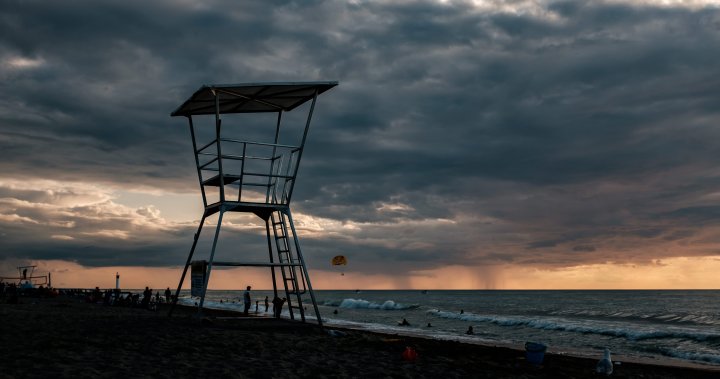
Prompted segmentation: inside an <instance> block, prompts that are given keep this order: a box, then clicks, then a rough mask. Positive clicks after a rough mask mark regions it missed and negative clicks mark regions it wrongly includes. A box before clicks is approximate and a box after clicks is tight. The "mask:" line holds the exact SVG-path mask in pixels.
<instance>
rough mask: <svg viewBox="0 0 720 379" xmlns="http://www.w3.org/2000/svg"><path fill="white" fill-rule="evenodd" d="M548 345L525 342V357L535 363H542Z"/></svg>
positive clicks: (529, 361)
mask: <svg viewBox="0 0 720 379" xmlns="http://www.w3.org/2000/svg"><path fill="white" fill-rule="evenodd" d="M546 350H547V346H545V345H543V344H541V343H537V342H525V359H526V360H527V361H528V363H530V364H533V365H541V364H542V363H543V359H545V351H546Z"/></svg>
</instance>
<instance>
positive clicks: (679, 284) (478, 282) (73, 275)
mask: <svg viewBox="0 0 720 379" xmlns="http://www.w3.org/2000/svg"><path fill="white" fill-rule="evenodd" d="M33 264H36V265H38V268H37V270H36V274H45V273H47V272H51V273H52V281H53V286H54V287H59V288H92V287H95V286H98V287H101V288H114V287H115V273H116V272H119V273H120V286H121V287H122V288H126V289H138V288H144V287H145V286H149V287H150V288H153V289H162V288H166V287H170V288H176V287H177V283H178V281H179V279H180V275H181V274H182V267H85V266H81V265H79V264H77V263H74V262H67V261H35V262H33ZM6 268H7V265H6ZM6 271H7V269H6ZM718 271H720V258H717V257H682V258H670V259H666V260H662V261H657V262H654V263H653V264H651V265H631V264H610V263H608V264H597V265H587V266H577V267H570V268H558V269H541V268H534V267H521V266H510V265H507V266H481V267H470V266H447V267H442V268H438V269H434V270H427V271H418V272H408V273H406V274H405V275H404V276H391V275H384V274H376V275H367V274H361V273H355V272H352V267H348V269H347V270H345V273H344V275H341V274H340V273H339V272H337V271H319V270H313V271H311V272H310V278H311V280H312V284H313V288H314V289H318V290H323V289H327V290H329V289H346V290H355V289H377V290H382V289H390V290H391V289H448V290H453V289H498V290H502V289H508V290H509V289H521V290H522V289H526V290H534V289H558V290H562V289H718V288H720V282H719V281H718V280H717V274H716V273H717V272H718ZM8 273H9V272H8ZM277 275H279V273H278V274H277ZM247 285H252V286H253V288H255V289H269V288H272V282H271V276H270V269H260V268H232V269H218V268H216V269H214V270H213V271H212V276H211V280H210V286H209V287H210V289H242V288H244V287H245V286H247ZM183 288H189V273H188V276H187V277H186V280H185V285H184V286H183Z"/></svg>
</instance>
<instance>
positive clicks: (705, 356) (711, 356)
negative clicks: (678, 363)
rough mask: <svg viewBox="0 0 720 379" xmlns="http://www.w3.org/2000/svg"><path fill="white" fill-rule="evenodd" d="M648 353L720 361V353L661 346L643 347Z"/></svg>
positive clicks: (702, 360)
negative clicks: (695, 351) (696, 351)
mask: <svg viewBox="0 0 720 379" xmlns="http://www.w3.org/2000/svg"><path fill="white" fill-rule="evenodd" d="M644 350H645V351H648V352H650V353H660V354H662V355H664V356H666V357H671V358H680V359H684V360H688V361H699V362H706V363H714V364H718V363H720V355H716V354H708V353H693V352H689V351H680V350H676V349H669V348H663V347H657V348H652V349H644Z"/></svg>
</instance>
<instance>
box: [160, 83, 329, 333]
mask: <svg viewBox="0 0 720 379" xmlns="http://www.w3.org/2000/svg"><path fill="white" fill-rule="evenodd" d="M337 84H338V83H337V82H291V83H247V84H229V85H204V86H202V87H200V89H199V90H197V91H196V92H195V93H194V94H193V95H192V96H191V97H190V98H189V99H188V100H186V101H185V102H184V103H183V104H182V105H181V106H180V107H179V108H177V109H176V110H175V111H174V112H173V113H172V114H171V116H185V117H186V118H187V120H188V123H189V125H190V135H191V136H192V145H193V152H194V154H195V164H196V166H197V174H198V179H199V181H200V190H201V192H202V199H203V205H204V207H205V210H204V212H203V215H202V219H201V220H200V225H199V226H198V229H197V233H195V237H194V240H193V244H192V247H191V248H190V254H189V255H188V258H187V262H186V263H185V268H184V269H183V273H182V276H181V278H180V283H179V284H178V288H177V291H176V292H175V298H174V301H173V306H175V303H176V302H177V297H178V295H179V294H180V289H181V287H182V285H183V281H184V280H185V276H186V274H187V271H188V267H191V266H192V268H193V269H192V276H193V278H192V280H193V283H192V292H193V296H200V303H199V311H200V312H201V311H202V308H203V304H204V302H205V294H206V292H207V287H208V282H209V279H210V273H211V271H212V268H213V267H214V266H248V267H269V268H270V274H271V275H272V283H273V291H274V293H275V295H276V296H277V293H278V290H281V291H282V290H284V292H285V295H286V296H285V297H286V298H287V302H288V309H289V311H290V318H291V319H293V320H294V319H295V318H296V315H295V314H296V312H298V313H299V314H300V318H301V320H302V321H303V322H305V309H304V307H303V296H304V295H309V296H310V300H311V301H312V305H313V307H314V310H315V315H316V317H317V322H318V324H320V325H322V320H321V318H320V312H319V311H318V307H317V302H316V300H315V295H314V293H313V290H312V286H311V284H310V276H309V275H308V271H307V267H306V266H305V260H304V258H303V255H302V252H301V250H300V244H299V241H298V236H297V232H296V230H295V225H294V223H293V218H292V213H291V212H290V200H291V199H292V193H293V188H294V187H295V179H296V177H297V173H298V168H299V165H300V158H301V157H302V153H303V149H304V147H305V140H306V138H307V134H308V129H309V127H310V121H311V119H312V115H313V110H314V109H315V102H316V101H317V97H318V95H320V94H322V93H323V92H325V91H327V90H329V89H331V88H333V87H335V86H336V85H337ZM307 102H310V104H309V109H307V116H306V117H303V118H302V119H300V123H301V124H302V123H304V128H302V125H300V128H298V129H297V130H299V132H297V133H296V135H295V136H294V137H293V136H292V135H291V136H290V138H291V139H293V140H295V142H293V143H287V144H285V143H283V144H281V143H279V142H280V140H281V133H280V130H281V121H283V115H284V114H286V113H287V112H290V111H292V110H295V109H296V108H302V109H306V108H308V106H307V104H306V103H307ZM263 113H264V114H266V116H268V117H265V118H263V117H262V116H263V115H262V114H263ZM226 114H244V115H245V119H248V120H250V122H246V123H245V125H232V124H229V123H225V122H223V121H224V120H223V119H221V115H226ZM258 114H260V115H258ZM273 114H274V115H273ZM202 116H205V117H202ZM213 116H214V117H213ZM258 116H260V117H258ZM193 117H195V121H198V120H201V119H203V118H204V119H205V120H206V121H209V122H210V128H206V129H204V130H200V128H199V127H197V126H196V125H195V123H194V122H193V121H194V118H193ZM213 118H214V120H213ZM286 118H289V117H288V116H286ZM208 119H209V120H208ZM235 119H238V118H235ZM258 119H260V120H258ZM253 120H254V123H253ZM268 120H270V121H271V125H272V126H273V127H262V128H258V127H257V125H259V124H260V123H264V122H267V121H268ZM258 121H259V122H258ZM212 126H214V128H212ZM239 126H243V128H238V127H239ZM250 126H253V128H250ZM213 129H214V130H213ZM257 130H260V131H259V132H258V131H257ZM202 131H205V132H206V133H205V134H206V136H205V139H209V141H207V140H201V141H198V139H199V138H201V134H202ZM238 132H239V134H240V137H235V135H237V134H238ZM232 133H235V134H234V135H233V136H232V138H231V136H230V134H232ZM283 137H286V136H285V135H283ZM249 139H253V140H252V141H251V140H249ZM284 139H287V138H284ZM226 212H244V213H252V214H255V215H256V216H258V217H260V218H261V219H263V220H264V221H265V232H266V233H265V234H266V239H267V249H268V258H269V259H268V260H267V261H266V262H255V261H251V262H248V261H246V262H219V261H214V257H215V251H216V247H217V244H218V235H219V234H220V228H221V226H222V221H223V215H224V214H225V213H226ZM216 213H219V215H218V220H217V227H216V229H215V235H214V238H213V242H212V248H211V249H210V254H209V258H208V259H207V261H205V260H203V261H193V260H192V259H193V254H194V253H195V249H196V246H197V244H198V239H199V238H200V233H201V231H202V228H203V225H204V224H205V221H206V220H207V218H208V217H210V216H212V215H214V214H216ZM236 250H237V249H236ZM277 271H279V273H280V278H277V275H276V273H277ZM197 273H200V275H196V274H197ZM280 279H281V284H280V286H278V284H277V281H278V280H280ZM278 287H280V288H278ZM170 313H172V307H171V309H170Z"/></svg>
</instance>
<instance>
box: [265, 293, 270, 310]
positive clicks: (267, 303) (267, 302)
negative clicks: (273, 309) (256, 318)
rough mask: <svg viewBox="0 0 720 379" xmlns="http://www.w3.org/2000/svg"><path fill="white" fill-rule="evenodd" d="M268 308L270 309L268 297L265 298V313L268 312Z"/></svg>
mask: <svg viewBox="0 0 720 379" xmlns="http://www.w3.org/2000/svg"><path fill="white" fill-rule="evenodd" d="M268 308H270V302H269V301H268V297H267V296H265V312H267V311H268Z"/></svg>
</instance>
